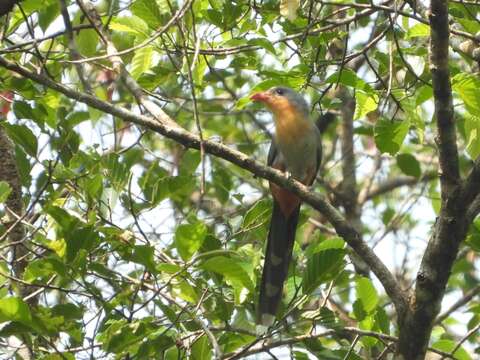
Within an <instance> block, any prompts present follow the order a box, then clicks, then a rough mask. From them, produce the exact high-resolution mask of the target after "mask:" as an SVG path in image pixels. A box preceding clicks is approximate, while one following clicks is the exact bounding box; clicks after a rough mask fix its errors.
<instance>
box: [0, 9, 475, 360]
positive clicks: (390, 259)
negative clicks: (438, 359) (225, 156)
mask: <svg viewBox="0 0 480 360" xmlns="http://www.w3.org/2000/svg"><path fill="white" fill-rule="evenodd" d="M85 2H86V1H73V0H61V1H58V0H45V1H43V2H42V7H40V8H39V7H38V1H35V0H24V1H22V2H21V3H20V5H17V6H15V7H14V9H13V10H12V12H11V13H10V14H9V15H8V16H4V17H2V18H0V22H1V25H2V26H1V29H2V30H1V31H2V47H1V48H0V56H1V57H2V58H5V59H7V60H9V61H14V62H17V63H19V64H22V65H23V66H25V67H27V68H28V69H30V70H32V71H34V72H35V73H39V74H42V75H45V76H47V77H48V78H50V79H52V80H54V81H55V82H58V83H63V84H67V85H68V86H69V87H71V88H73V89H75V90H77V91H81V92H90V93H91V94H92V95H94V96H96V97H97V98H98V99H100V100H105V101H108V102H111V103H113V104H115V106H117V107H124V108H127V109H131V110H132V111H134V112H136V113H145V114H147V115H148V112H147V110H146V108H145V106H144V104H141V105H140V104H139V98H138V97H135V95H134V94H133V93H132V91H131V89H130V88H129V87H128V86H127V85H126V83H125V81H123V80H122V79H123V78H122V77H121V75H120V70H119V69H118V68H117V67H116V66H114V64H113V62H112V57H108V56H107V48H106V45H105V39H104V38H103V35H101V34H102V33H101V31H96V30H95V29H94V25H92V23H91V22H89V16H87V15H86V14H85V13H84V9H82V8H81V7H79V5H78V4H79V3H85ZM93 3H94V4H95V7H96V10H97V12H98V13H99V14H100V15H101V20H102V22H103V25H104V27H105V29H104V30H105V32H106V33H107V34H109V38H110V39H109V40H108V39H107V40H108V41H111V42H112V44H113V46H114V47H115V49H116V51H118V54H119V55H120V59H121V61H122V62H123V64H124V65H125V66H126V70H127V71H128V72H129V74H130V75H131V78H132V79H133V80H135V81H136V82H137V83H138V84H139V85H140V86H141V88H142V89H143V91H144V92H143V95H144V96H148V97H149V99H150V100H152V101H153V102H154V103H155V104H156V105H157V106H159V107H161V108H162V109H163V110H164V111H165V112H166V113H168V114H169V115H170V116H171V117H172V119H174V120H175V122H176V123H178V124H179V125H180V126H181V127H183V128H185V129H187V130H189V131H191V132H194V133H197V132H198V131H199V128H200V129H201V132H202V137H203V139H215V140H216V141H221V142H222V143H224V144H226V145H228V146H231V147H233V148H236V149H238V150H240V151H242V152H243V153H245V154H247V155H248V156H249V157H251V158H252V159H255V160H258V161H261V162H264V161H265V158H266V153H267V150H268V148H267V143H268V142H269V141H270V139H271V134H272V130H273V129H272V127H271V124H270V118H269V116H266V115H265V113H263V112H262V111H261V110H260V107H258V106H257V105H254V104H252V103H250V101H249V95H250V94H251V93H253V92H255V91H260V90H264V89H268V88H270V87H271V86H275V85H279V84H282V85H287V86H290V87H292V88H294V89H296V90H299V91H301V92H302V93H304V94H305V96H306V97H307V98H308V99H309V101H310V103H311V105H312V114H313V115H312V117H313V118H317V117H318V116H319V115H320V114H321V113H324V112H325V111H327V110H328V111H330V112H333V113H335V114H336V115H337V121H336V122H335V123H334V124H333V125H332V126H330V127H329V128H328V129H327V131H326V132H325V134H323V149H324V160H323V163H322V166H321V172H320V179H321V181H317V182H316V184H315V185H314V187H313V190H314V191H315V192H318V193H321V194H323V195H325V196H326V197H327V198H329V200H331V202H332V203H333V204H335V205H337V207H339V208H340V209H341V210H342V211H343V210H345V213H346V214H347V217H348V216H350V218H349V221H351V222H352V223H356V225H355V226H356V227H357V228H358V230H359V231H360V232H361V235H362V237H363V238H364V240H365V241H367V243H368V244H369V245H370V246H371V247H374V249H375V251H376V253H377V254H378V255H379V257H380V258H381V260H383V261H384V262H385V263H386V264H387V266H388V267H389V268H390V270H391V271H392V273H394V274H395V275H396V278H397V280H398V282H399V284H401V286H402V287H403V288H405V289H409V288H410V287H411V286H412V284H413V283H414V281H415V276H416V271H417V269H418V264H419V260H420V258H421V256H422V254H423V251H424V249H425V246H426V242H427V241H428V240H429V238H430V234H431V226H432V225H433V223H434V221H435V216H436V215H435V212H438V200H439V181H438V178H437V177H436V176H435V174H436V172H437V170H438V153H437V150H436V143H435V134H436V128H435V122H434V121H433V119H432V116H433V105H434V101H433V91H432V86H431V82H432V78H431V73H430V71H429V67H428V61H429V59H428V54H427V46H428V41H429V37H430V27H429V25H428V15H427V9H424V8H423V7H422V5H421V4H417V5H416V6H418V8H417V9H415V10H412V9H411V6H412V5H411V2H402V1H400V2H397V3H393V2H391V1H386V2H383V3H382V6H375V5H373V3H367V2H363V1H362V2H358V3H351V2H343V1H340V2H330V1H305V2H299V1H275V0H267V1H257V2H251V1H244V0H238V1H223V0H195V1H178V2H177V1H161V0H157V1H151V0H132V1H129V0H103V1H97V2H93ZM64 5H66V6H67V8H68V13H69V17H68V19H66V17H65V16H64V15H65V14H64V15H62V7H63V6H64ZM183 10H185V11H183ZM397 10H398V11H397ZM450 10H451V27H452V29H454V30H455V31H456V32H453V34H452V46H453V47H454V49H456V50H457V52H455V53H452V54H451V58H450V59H449V60H450V63H449V67H450V72H451V74H452V86H453V91H454V102H455V111H456V118H457V119H458V121H457V133H458V146H459V154H460V170H461V173H462V174H467V173H468V172H469V171H470V169H471V168H472V166H473V161H474V160H475V159H476V158H477V157H478V156H479V154H480V95H479V91H478V89H479V87H480V86H479V81H480V80H479V79H478V76H477V75H476V74H473V71H477V70H478V64H477V63H476V61H475V60H474V59H473V55H472V53H471V52H469V51H465V44H463V45H464V46H460V45H459V44H460V43H462V42H465V41H469V40H468V39H470V38H473V36H474V35H475V34H476V33H477V32H478V31H479V30H480V26H479V23H478V21H477V17H478V13H479V11H480V8H479V7H478V6H477V5H476V4H471V3H462V4H460V3H459V2H457V1H453V2H451V3H450ZM90 16H91V15H90ZM174 17H176V18H175V19H174V21H173V22H172V21H171V20H172V18H174ZM65 23H67V24H70V25H69V26H65ZM69 27H73V31H64V30H62V29H65V28H66V29H68V28H69ZM97 30H98V29H97ZM32 34H35V38H36V39H38V41H32V38H31V35H32ZM345 46H347V48H345ZM462 49H463V50H462ZM79 59H81V61H78V60H79ZM0 78H1V82H0V91H2V93H1V94H2V95H1V97H0V101H1V102H2V104H10V102H12V107H11V109H10V107H8V108H7V109H6V111H3V112H2V115H4V119H3V120H2V121H1V122H0V126H1V130H2V131H4V132H5V133H6V134H7V135H8V137H9V138H10V140H11V141H12V143H13V144H14V148H13V151H14V154H15V157H16V160H17V167H18V174H19V177H20V180H21V184H22V189H23V199H22V200H23V204H24V205H25V209H26V213H25V217H24V218H23V219H22V220H23V224H24V227H25V232H26V233H25V236H24V244H25V247H26V248H27V249H28V253H27V255H26V256H27V258H28V266H26V268H24V269H23V271H22V273H21V274H18V273H16V272H15V270H14V269H13V266H12V263H11V262H9V261H8V259H9V256H10V258H11V257H12V256H13V255H11V254H10V255H7V254H8V253H9V252H11V247H10V245H12V244H10V243H9V240H8V236H9V230H8V229H9V226H11V225H12V223H11V222H2V224H3V225H2V226H1V227H0V237H1V239H2V241H3V244H4V245H2V247H1V250H0V251H1V252H2V254H3V255H2V257H1V258H0V284H1V287H0V323H2V326H3V327H1V328H0V341H1V343H2V346H1V348H2V349H0V353H1V354H2V355H0V356H3V357H5V358H7V357H9V356H11V355H12V352H13V350H12V347H11V346H10V345H11V344H12V343H11V339H12V338H16V339H17V342H18V341H19V342H21V343H24V344H27V347H29V348H30V349H33V352H34V353H35V354H37V355H38V358H45V359H57V358H67V359H73V358H79V359H82V358H87V357H90V356H92V357H94V358H100V357H102V356H105V357H107V358H112V359H113V358H115V359H117V358H118V359H120V358H129V359H151V358H165V359H177V358H187V357H188V358H192V359H208V358H212V357H214V356H217V357H220V355H221V354H222V355H223V356H224V357H227V358H228V357H232V356H236V355H238V354H240V355H239V356H242V355H248V354H250V353H254V352H255V351H254V350H255V347H253V348H252V347H251V345H252V344H258V343H259V342H258V334H257V333H256V329H255V304H256V301H257V296H258V295H257V293H258V289H257V286H258V284H259V282H260V274H261V265H262V252H263V247H264V242H265V238H266V234H267V230H268V226H269V216H270V211H271V201H270V200H269V195H268V185H267V183H266V182H265V181H262V180H261V179H258V178H253V177H252V176H251V174H250V173H249V172H248V171H247V170H244V169H241V168H239V167H237V166H235V165H233V164H231V163H229V162H227V161H224V160H220V159H219V158H217V157H215V156H213V155H205V154H203V152H201V151H197V150H192V149H188V150H187V149H186V148H184V147H183V146H181V145H180V144H178V143H176V142H175V141H172V140H168V139H166V138H163V137H160V136H159V135H158V134H157V133H155V132H153V131H150V130H149V129H147V128H142V127H140V126H136V125H134V124H132V123H130V122H127V121H125V120H124V119H120V118H118V117H115V116H111V115H109V114H107V113H104V112H101V111H99V110H98V109H95V108H93V107H87V106H85V105H84V104H82V103H81V102H79V101H77V100H75V99H72V98H69V97H67V96H65V95H61V94H60V93H58V92H56V91H54V90H52V89H50V88H48V87H47V86H45V85H44V84H41V83H37V82H35V81H33V80H31V79H28V78H25V77H22V76H19V75H18V74H15V73H14V72H12V71H10V70H7V69H5V68H2V67H0ZM12 93H13V95H14V97H13V100H10V97H9V96H10V95H11V94H12ZM9 94H10V95H9ZM348 113H350V115H348ZM349 116H350V118H349ZM348 121H351V122H352V123H353V138H352V139H350V140H353V141H351V143H350V144H349V143H348V141H349V140H348V138H346V137H345V136H344V135H342V131H344V127H343V125H342V124H343V122H348ZM342 129H343V130H342ZM340 143H341V144H342V146H340V145H339V144H340ZM345 144H346V145H345ZM345 146H346V147H345ZM348 146H350V147H348ZM341 148H342V149H343V150H342V149H341ZM345 149H347V150H345ZM348 149H350V150H348ZM352 150H353V151H352ZM349 151H352V153H354V155H355V160H356V165H355V163H353V165H354V166H355V168H353V169H350V171H345V169H344V168H343V164H344V163H345V161H346V159H347V158H348V157H347V155H346V154H347V153H349ZM0 156H2V155H1V154H0ZM352 173H354V174H355V176H353V175H352ZM432 174H434V175H433V176H432ZM352 176H353V177H352ZM352 179H353V180H352ZM352 181H353V182H354V184H353V190H354V191H353V192H349V191H348V190H352V188H350V189H348V188H346V186H347V185H345V184H347V183H350V184H351V183H352ZM345 189H346V190H347V191H344V190H345ZM11 193H12V186H11V185H9V183H8V182H6V181H0V202H1V203H2V204H3V205H0V206H1V207H0V209H1V211H2V214H1V215H2V216H3V215H5V214H6V213H7V206H5V205H6V201H7V198H8V196H9V195H10V194H11ZM357 195H358V196H357ZM345 197H346V199H345ZM352 203H354V204H355V207H356V210H355V211H354V212H353V213H355V214H356V215H355V214H354V215H351V212H350V215H348V214H349V210H348V209H349V206H350V208H351V204H352ZM315 224H317V225H318V224H320V226H316V225H315ZM300 225H301V226H300V227H299V229H298V231H297V242H296V245H295V249H294V261H293V264H292V265H291V268H290V270H289V277H288V280H287V283H286V286H285V291H284V294H283V301H282V306H281V310H280V313H279V316H278V318H279V321H278V322H276V323H275V325H274V328H273V329H271V331H269V332H267V333H266V335H265V336H266V337H269V338H271V341H270V342H264V343H263V342H260V344H264V346H265V348H264V350H265V351H267V350H268V349H269V347H271V348H272V349H271V351H272V352H273V353H275V354H280V355H282V354H288V353H290V354H291V356H292V358H295V359H304V358H307V356H308V358H318V359H346V358H348V359H361V358H380V354H382V352H385V353H386V352H391V351H392V349H393V348H392V347H391V346H390V345H389V343H390V342H394V341H395V338H392V336H396V335H398V333H399V328H398V323H397V322H395V321H393V320H392V319H393V318H394V316H395V315H394V309H393V308H392V306H391V299H390V298H389V297H388V295H387V294H386V293H385V291H384V289H383V288H382V286H381V285H380V283H379V282H378V281H377V280H376V278H375V277H373V276H371V274H365V273H357V271H356V267H354V266H353V265H352V261H351V258H350V255H351V253H352V250H351V249H350V248H349V247H347V246H346V244H345V242H344V241H343V240H342V239H341V238H339V237H338V236H337V235H333V233H334V232H333V231H332V229H331V226H330V225H329V224H328V222H326V220H325V219H324V218H323V217H322V216H321V215H320V214H319V213H317V212H316V211H314V210H312V209H311V208H309V207H308V206H303V208H302V213H301V219H300ZM357 225H358V226H357ZM479 229H480V223H479V222H478V220H477V221H475V222H474V224H473V225H472V226H471V230H470V232H469V235H468V237H467V241H466V242H465V243H464V244H463V245H462V249H461V251H460V254H459V255H458V258H457V260H456V262H455V264H454V267H453V270H452V274H451V277H450V280H449V283H448V286H447V296H446V298H445V299H446V300H445V301H444V307H443V311H445V310H446V309H448V308H449V305H451V304H452V303H453V302H454V301H457V300H459V299H462V298H464V296H466V294H470V293H474V294H478V292H480V287H479V286H480V285H479V279H478V271H476V265H478V258H477V256H478V252H479V251H480V240H479V239H480V231H479ZM15 260H16V259H15V258H13V262H14V261H15ZM25 288H26V289H27V292H25V290H24V289H25ZM37 290H38V293H36V294H35V293H34V292H35V291H37ZM26 293H28V294H30V295H31V296H30V295H29V296H27V295H25V294H26ZM32 294H33V295H32ZM32 299H33V300H32ZM479 323H480V304H479V303H478V297H477V298H475V297H474V296H472V297H471V298H470V299H469V301H467V302H466V303H465V304H463V307H461V308H460V309H459V310H458V311H452V312H451V313H449V314H447V316H445V317H444V318H443V320H442V322H441V323H438V324H436V326H435V327H434V329H433V332H432V336H431V339H430V346H431V348H432V351H436V350H438V351H442V352H444V353H453V354H454V356H455V358H458V359H473V358H475V357H476V356H478V352H479V348H478V340H479V338H478V332H477V333H475V332H474V331H472V330H475V329H477V330H478V327H479ZM346 327H350V328H356V329H357V330H358V331H357V333H356V334H357V335H355V333H353V335H352V333H347V332H342V331H343V330H342V329H344V328H346ZM345 331H346V330H345ZM362 331H363V332H362ZM469 331H470V332H471V333H470V336H469V337H468V338H463V337H464V336H465V334H467V333H469ZM367 332H368V333H369V334H370V336H367V335H366V334H367ZM319 334H320V335H319ZM322 334H323V335H324V336H323V335H322ZM321 335H322V336H321ZM357 336H358V338H357ZM385 336H387V337H385ZM388 336H390V337H389V338H388ZM280 339H282V340H283V339H291V340H292V341H291V344H292V346H291V347H286V346H280V345H282V344H281V342H280ZM392 339H393V340H392ZM267 344H269V345H267ZM277 345H278V346H277ZM242 351H244V352H245V353H242ZM269 351H270V350H269ZM220 353H221V354H220ZM264 354H265V356H268V354H266V353H264ZM307 354H308V355H307ZM475 354H477V355H475Z"/></svg>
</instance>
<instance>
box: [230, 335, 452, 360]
mask: <svg viewBox="0 0 480 360" xmlns="http://www.w3.org/2000/svg"><path fill="white" fill-rule="evenodd" d="M332 335H338V336H346V335H357V336H359V337H363V336H369V337H373V338H376V339H378V340H382V341H391V342H398V338H397V337H395V336H391V335H386V334H382V333H377V332H374V331H366V330H361V329H358V328H354V327H344V328H342V329H329V330H326V331H324V332H321V333H319V334H308V335H299V336H295V337H292V338H290V339H284V340H277V341H272V342H267V343H265V342H264V343H262V344H259V345H258V346H256V347H252V348H249V349H247V350H246V351H245V349H241V350H239V351H236V352H235V353H230V354H225V355H224V359H228V360H234V359H241V358H242V359H243V358H244V357H245V356H248V355H254V354H258V353H262V352H266V351H267V350H270V349H273V348H277V347H280V346H287V345H293V344H297V343H301V342H304V341H307V340H313V339H319V338H322V337H327V336H332ZM429 350H430V351H431V352H434V353H436V354H439V355H441V356H443V357H444V358H446V359H454V357H453V356H452V355H451V354H449V353H446V352H443V351H440V350H437V349H433V348H429Z"/></svg>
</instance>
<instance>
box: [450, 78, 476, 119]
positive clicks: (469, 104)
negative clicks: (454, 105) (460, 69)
mask: <svg viewBox="0 0 480 360" xmlns="http://www.w3.org/2000/svg"><path fill="white" fill-rule="evenodd" d="M452 89H453V91H455V92H456V93H458V95H459V96H460V98H461V99H462V100H463V102H464V103H465V107H466V108H467V110H468V111H469V112H470V114H471V115H473V116H479V115H480V91H478V89H480V79H479V78H478V77H477V76H475V75H471V74H466V73H459V74H457V75H455V76H454V77H453V78H452Z"/></svg>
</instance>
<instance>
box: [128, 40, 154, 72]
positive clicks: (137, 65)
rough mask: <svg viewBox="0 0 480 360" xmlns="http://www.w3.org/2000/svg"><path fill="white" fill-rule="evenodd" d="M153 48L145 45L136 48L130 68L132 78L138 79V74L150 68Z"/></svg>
mask: <svg viewBox="0 0 480 360" xmlns="http://www.w3.org/2000/svg"><path fill="white" fill-rule="evenodd" d="M152 56H153V48H152V47H151V46H145V47H143V48H141V49H138V50H137V51H136V52H135V55H134V56H133V59H132V69H131V71H130V74H131V75H132V77H133V78H134V79H138V78H139V77H140V75H142V74H143V73H144V72H146V71H147V70H149V69H150V67H151V65H152Z"/></svg>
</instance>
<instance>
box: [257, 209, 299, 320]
mask: <svg viewBox="0 0 480 360" xmlns="http://www.w3.org/2000/svg"><path fill="white" fill-rule="evenodd" d="M299 212H300V205H298V207H297V208H296V209H295V210H293V211H292V213H291V214H290V216H289V217H288V218H285V216H284V215H283V213H282V211H281V209H280V206H279V204H278V203H277V202H276V201H275V200H274V201H273V212H272V220H271V222H270V230H269V232H268V240H267V250H266V251H265V263H264V266H263V273H262V283H261V285H260V296H259V304H258V309H257V322H258V323H259V324H262V325H265V326H270V325H272V324H273V321H274V320H275V314H276V313H277V308H278V305H279V304H280V300H281V299H282V290H283V283H284V282H285V279H286V278H287V275H288V265H289V263H290V259H291V258H292V251H293V244H294V243H295V230H296V228H297V223H298V214H299Z"/></svg>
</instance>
